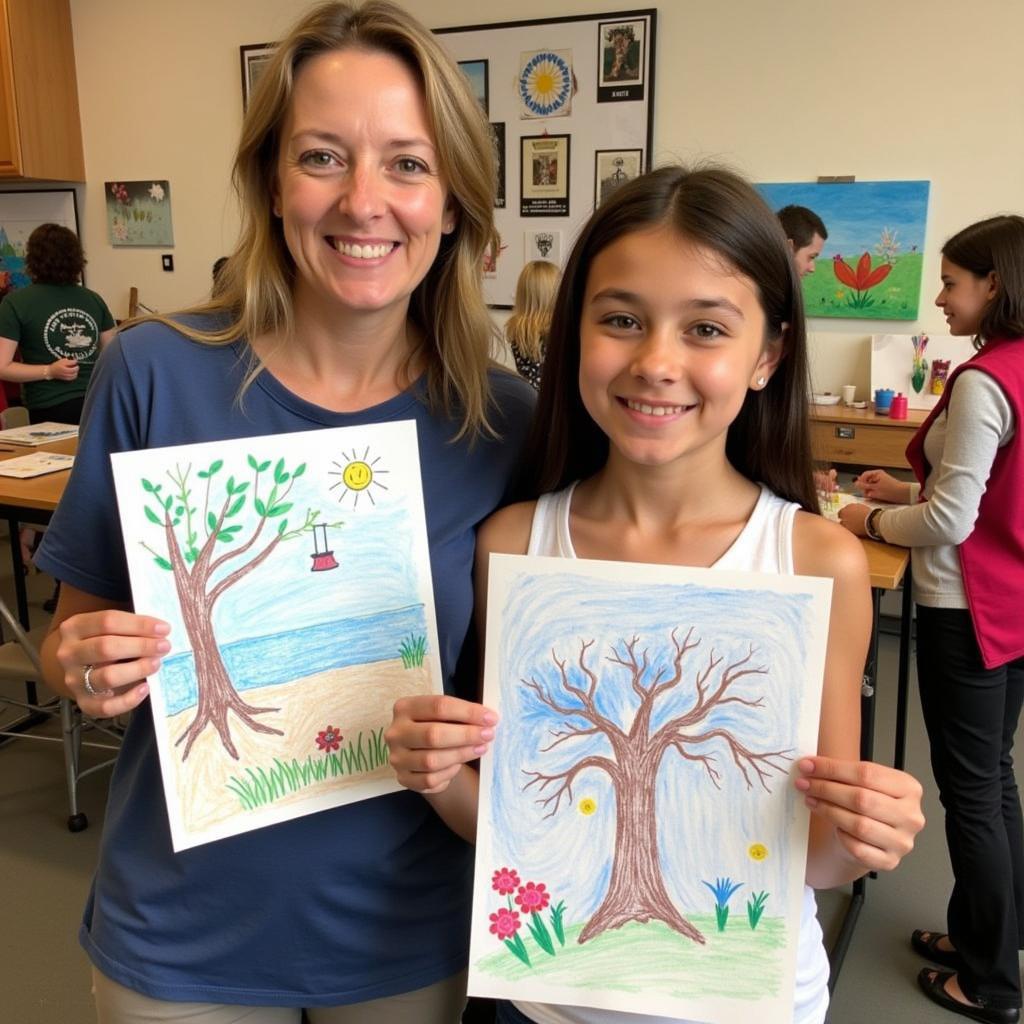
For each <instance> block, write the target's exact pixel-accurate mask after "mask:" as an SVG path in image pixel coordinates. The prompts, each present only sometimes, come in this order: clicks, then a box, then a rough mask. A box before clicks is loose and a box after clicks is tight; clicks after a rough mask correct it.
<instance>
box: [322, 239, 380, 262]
mask: <svg viewBox="0 0 1024 1024" xmlns="http://www.w3.org/2000/svg"><path fill="white" fill-rule="evenodd" d="M334 248H335V249H337V250H338V252H340V253H341V254H342V256H352V257H353V258H355V259H357V260H379V259H380V258H381V257H382V256H387V254H388V253H389V252H391V250H392V249H393V248H394V244H393V243H391V242H386V243H382V244H379V245H359V244H358V243H356V244H350V243H348V242H339V241H335V243H334Z"/></svg>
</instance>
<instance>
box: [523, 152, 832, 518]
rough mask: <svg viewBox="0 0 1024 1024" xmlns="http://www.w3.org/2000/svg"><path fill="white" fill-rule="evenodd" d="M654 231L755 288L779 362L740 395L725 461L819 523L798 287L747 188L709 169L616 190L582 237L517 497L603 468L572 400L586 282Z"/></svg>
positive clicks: (577, 400)
mask: <svg viewBox="0 0 1024 1024" xmlns="http://www.w3.org/2000/svg"><path fill="white" fill-rule="evenodd" d="M662 226H665V227H670V228H672V229H673V230H675V231H677V232H678V233H679V235H680V236H681V237H682V238H685V239H687V240H688V241H690V242H693V243H694V244H696V245H699V246H702V247H703V248H706V249H708V250H710V251H711V252H714V253H716V254H717V255H718V256H719V257H720V258H721V259H723V260H724V261H725V262H726V263H727V264H728V265H729V266H731V267H733V268H735V270H736V271H737V272H738V273H740V274H743V275H744V276H745V277H747V278H749V279H750V280H751V281H753V282H754V284H755V285H756V287H757V290H758V295H759V297H760V300H761V308H762V310H763V311H764V316H765V333H766V340H770V339H776V338H781V339H782V344H783V355H782V359H781V361H780V363H779V366H778V368H777V369H776V371H775V373H774V374H773V375H772V377H771V379H770V380H769V381H768V384H767V385H766V386H765V387H764V388H763V389H762V390H760V391H754V390H750V391H748V392H747V395H746V398H745V400H744V402H743V407H742V408H741V409H740V412H739V415H738V416H737V417H736V419H735V420H734V421H733V422H732V424H731V425H730V427H729V432H728V435H727V438H726V455H727V456H728V458H729V461H730V462H731V463H732V465H733V466H735V467H736V469H737V470H738V471H739V472H740V473H742V474H743V475H744V476H745V477H747V478H748V479H750V480H753V481H756V482H761V483H764V484H766V485H767V486H768V487H769V488H771V490H772V491H774V492H775V493H776V494H778V495H779V496H780V497H783V498H786V499H788V500H789V501H795V502H797V503H798V504H799V505H800V506H801V507H802V508H804V509H806V510H807V511H809V512H817V511H818V504H817V499H816V496H815V491H814V483H813V477H812V470H811V446H810V429H809V423H808V397H809V390H810V389H809V378H808V362H807V333H806V327H805V323H804V309H803V297H802V294H801V290H800V280H799V278H798V277H797V274H796V270H795V269H794V267H793V261H792V257H791V255H790V251H789V246H788V244H787V242H786V236H785V234H784V233H783V230H782V227H781V226H780V224H779V222H778V219H777V218H776V216H775V214H774V213H772V211H771V210H770V209H769V208H768V206H767V205H766V204H765V202H764V200H762V199H761V197H760V196H759V195H758V194H757V192H756V191H755V189H754V188H753V186H751V185H750V184H749V183H748V182H747V181H745V180H744V179H743V178H741V177H739V176H738V175H736V174H734V173H732V172H731V171H727V170H724V169H722V168H717V167H706V168H698V169H695V170H691V169H688V168H686V167H679V166H669V167H662V168H659V169H658V170H656V171H651V172H650V173H648V174H645V175H642V176H641V177H639V178H635V179H634V180H633V181H630V182H628V183H627V184H625V185H622V186H621V187H620V188H618V189H616V190H615V192H614V193H612V195H611V197H610V198H609V199H608V200H607V201H606V202H604V203H603V204H602V205H601V206H600V207H598V209H597V210H596V211H595V212H594V214H593V216H592V217H591V218H590V221H589V222H588V223H587V225H586V226H585V227H584V228H583V231H582V233H581V234H580V236H579V238H578V239H577V241H576V244H575V246H574V247H573V251H572V255H571V256H570V257H569V261H568V263H567V264H566V267H565V270H564V271H563V274H562V283H561V286H560V288H559V291H558V298H557V299H556V301H555V311H554V315H553V317H552V321H551V332H550V334H549V335H548V351H547V356H546V359H545V363H544V375H543V377H542V380H541V386H540V395H539V398H538V405H537V413H536V416H535V418H534V423H533V427H532V430H531V435H530V439H529V441H528V443H527V447H526V452H525V455H524V458H523V471H522V475H521V479H520V486H519V491H520V495H521V496H522V497H524V498H527V497H536V496H538V495H539V494H543V493H545V492H547V491H554V490H558V489H559V488H562V487H565V486H566V485H568V484H569V483H571V482H572V481H573V480H579V479H584V478H586V477H589V476H593V474H595V473H596V472H597V471H598V470H599V469H601V467H602V466H603V465H604V464H605V462H606V461H607V459H608V438H607V437H606V436H605V434H604V433H603V432H602V431H601V429H600V428H599V427H598V426H597V424H596V423H595V422H594V421H593V420H592V419H591V418H590V414H589V413H588V412H587V410H586V408H585V407H584V405H583V400H582V398H581V397H580V389H579V370H580V321H581V317H582V309H583V297H584V294H585V292H586V286H587V277H588V275H589V272H590V267H591V264H592V263H593V262H594V259H595V258H596V257H597V255H598V254H599V253H601V252H602V251H603V250H604V249H606V248H607V247H608V246H609V245H611V244H612V243H613V242H615V241H617V240H618V239H619V238H622V237H623V236H624V235H628V234H632V233H633V232H636V231H645V230H648V229H651V228H655V227H662Z"/></svg>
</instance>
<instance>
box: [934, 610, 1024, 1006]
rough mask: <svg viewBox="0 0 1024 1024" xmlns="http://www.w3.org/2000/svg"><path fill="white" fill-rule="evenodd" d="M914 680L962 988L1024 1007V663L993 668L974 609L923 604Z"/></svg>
mask: <svg viewBox="0 0 1024 1024" xmlns="http://www.w3.org/2000/svg"><path fill="white" fill-rule="evenodd" d="M1006 614H1007V615H1020V614H1021V611H1020V609H1018V608H1007V609H1006ZM917 677H918V685H919V687H920V690H921V707H922V709H923V711H924V721H925V726H926V727H927V729H928V740H929V742H930V744H931V756H932V771H933V772H934V773H935V781H936V782H937V783H938V786H939V797H940V799H941V800H942V806H943V807H944V808H945V811H946V842H947V843H948V845H949V858H950V862H951V864H952V867H953V878H954V884H953V893H952V895H951V896H950V898H949V908H948V911H947V918H946V925H947V928H948V930H949V937H950V939H951V940H952V942H953V945H954V946H955V947H956V948H957V950H958V951H959V952H960V954H961V956H962V958H963V961H964V964H965V967H964V969H963V970H962V971H960V983H961V987H962V988H963V990H964V993H965V994H966V995H967V997H968V998H969V999H973V1000H975V1001H977V1002H980V1003H982V1004H983V1005H986V1006H991V1007H1000V1008H1007V1007H1014V1006H1020V1005H1021V987H1020V972H1019V968H1018V962H1017V951H1018V949H1021V948H1024V947H1022V942H1021V938H1022V935H1024V828H1022V824H1021V809H1020V798H1019V797H1018V795H1017V782H1016V779H1015V778H1014V775H1013V758H1012V748H1013V734H1014V731H1015V730H1016V728H1017V719H1018V717H1019V716H1020V710H1021V702H1022V700H1024V658H1019V659H1018V660H1017V661H1014V662H1011V663H1010V664H1008V665H1003V666H1002V667H1000V668H996V669H986V668H984V666H983V665H982V662H981V654H980V653H979V651H978V644H977V640H976V639H975V636H974V627H973V625H972V623H971V617H970V613H969V612H967V611H963V610H960V609H955V608H924V607H922V606H921V605H918V607H917Z"/></svg>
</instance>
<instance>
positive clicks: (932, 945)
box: [910, 928, 963, 971]
mask: <svg viewBox="0 0 1024 1024" xmlns="http://www.w3.org/2000/svg"><path fill="white" fill-rule="evenodd" d="M925 936H928V937H927V938H925ZM946 937H947V936H946V934H945V933H944V932H930V931H928V930H926V929H924V928H918V929H917V930H916V931H915V932H914V933H913V935H911V936H910V945H911V947H912V948H913V950H914V952H915V953H917V955H918V956H923V957H924V958H925V960H931V962H932V963H933V964H942V966H943V967H951V968H952V969H953V970H954V971H956V970H959V969H960V967H961V966H963V961H962V960H961V959H960V954H959V953H958V952H957V951H956V950H955V949H939V942H940V941H941V940H942V939H944V938H946Z"/></svg>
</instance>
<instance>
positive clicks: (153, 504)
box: [141, 455, 342, 761]
mask: <svg viewBox="0 0 1024 1024" xmlns="http://www.w3.org/2000/svg"><path fill="white" fill-rule="evenodd" d="M271 461H272V460H270V459H267V460H266V461H263V462H260V461H258V460H257V459H256V458H255V457H254V456H252V455H250V456H248V463H249V468H250V469H251V470H252V479H251V480H243V481H238V480H236V479H235V477H234V476H228V478H227V480H226V481H225V482H224V485H223V491H222V492H221V491H220V488H217V487H215V484H214V478H215V477H218V475H219V474H220V473H221V471H222V470H223V468H224V460H223V459H215V460H214V461H213V462H211V463H210V465H209V466H208V467H207V468H206V469H201V470H199V471H198V472H197V473H196V477H197V478H198V479H199V480H202V481H205V486H203V487H201V488H200V489H202V490H203V492H204V493H203V494H202V497H201V500H202V514H201V515H200V513H199V509H198V502H199V500H200V499H199V498H197V497H195V496H193V487H192V485H191V483H190V481H189V477H190V474H191V472H192V466H191V464H190V465H188V466H186V467H185V468H184V469H182V468H181V467H180V466H176V467H175V469H174V471H173V472H172V471H170V470H168V471H167V473H166V476H167V478H168V479H169V480H170V482H171V484H172V485H173V486H172V488H171V489H170V490H169V492H168V493H166V494H164V493H163V491H164V485H163V484H162V483H153V482H151V481H149V480H146V479H145V478H143V479H142V481H141V484H142V489H143V491H145V492H146V498H145V505H144V508H143V511H144V512H145V515H146V519H148V520H149V522H151V523H152V524H153V525H154V526H158V527H160V528H161V529H162V530H163V542H164V543H163V547H162V548H160V549H158V547H154V546H151V545H149V544H147V543H145V542H142V546H143V547H144V548H145V549H146V550H147V551H148V552H149V553H150V554H151V555H152V556H153V559H154V561H155V562H156V564H157V565H158V566H159V567H160V568H161V569H164V570H165V571H167V572H170V573H173V574H174V586H175V589H176V592H177V595H178V602H179V604H180V606H181V613H182V617H183V619H184V621H185V630H186V632H187V634H188V639H189V643H190V644H191V647H192V652H193V656H194V658H195V670H196V685H197V689H198V695H197V705H196V716H195V718H194V719H193V720H192V723H191V724H190V725H189V727H188V729H187V730H186V731H185V732H184V733H183V734H182V735H181V737H180V738H179V739H178V745H180V744H181V743H182V742H184V744H185V749H184V751H183V753H182V756H181V759H182V761H185V760H186V759H187V758H188V755H189V752H190V751H191V749H192V745H193V744H194V743H195V741H196V739H197V738H198V737H199V735H200V734H201V733H202V731H203V730H204V729H205V728H206V727H207V726H208V725H212V726H213V727H214V728H215V729H216V730H217V733H218V735H219V736H220V739H221V743H222V744H223V745H224V749H225V750H227V752H228V753H229V754H230V755H231V756H232V757H233V758H235V760H238V751H237V750H236V748H235V744H234V742H233V741H232V739H231V732H230V729H229V726H228V716H229V714H231V713H233V714H234V715H235V717H236V718H238V720H239V721H241V722H242V723H243V724H244V725H246V726H247V727H248V728H250V729H252V730H254V731H255V732H261V733H269V734H271V735H275V736H282V735H284V734H283V733H282V731H281V730H280V729H275V728H274V727H273V726H270V725H266V724H264V723H262V722H258V721H257V720H256V718H255V716H256V715H263V714H269V713H271V712H274V711H278V710H279V709H278V708H264V707H254V706H253V705H252V704H249V703H248V702H246V701H245V700H243V699H242V698H241V696H240V695H239V694H238V691H237V690H236V689H235V686H234V684H233V683H232V681H231V677H230V676H229V675H228V671H227V667H226V666H225V664H224V659H223V658H222V657H221V653H220V648H219V646H218V644H217V638H216V635H215V633H214V628H213V610H214V606H215V605H216V603H217V601H218V600H219V599H220V598H221V596H222V595H223V594H224V593H225V592H226V591H227V590H229V589H230V588H231V587H234V586H236V585H237V584H238V583H240V582H241V581H242V580H243V579H245V577H246V576H248V575H249V574H250V573H251V572H252V571H253V570H254V569H256V568H257V567H258V566H259V565H261V564H262V563H263V562H265V561H266V560H267V559H268V558H269V557H270V556H271V554H272V553H273V552H274V550H275V548H277V546H278V545H279V544H282V543H284V542H286V541H289V540H294V539H295V538H296V537H301V536H302V535H303V534H305V533H311V532H312V530H313V527H314V525H317V526H318V527H320V526H323V525H326V526H329V527H340V526H341V525H342V524H341V523H340V522H337V523H327V524H320V523H317V519H318V517H319V515H320V513H319V511H318V510H314V509H307V510H306V514H305V519H304V520H303V522H302V525H301V526H295V527H293V528H292V529H289V528H288V519H287V518H286V516H287V515H288V513H289V512H290V511H291V509H292V504H293V503H292V502H291V501H289V500H288V496H289V493H290V492H291V490H292V487H293V485H294V483H295V481H296V480H297V479H298V478H299V477H300V476H302V474H303V473H304V472H305V471H306V464H305V463H304V462H303V463H300V464H299V465H297V466H296V467H295V468H294V469H292V470H290V471H289V470H288V468H287V466H286V465H285V461H284V459H278V461H277V463H276V465H274V467H273V470H271V468H270V466H271ZM266 474H269V476H270V480H269V483H270V490H269V492H267V491H265V492H264V494H263V495H262V496H261V494H260V485H261V483H262V484H263V485H264V487H266V484H267V482H268V481H267V477H266ZM211 501H212V502H213V504H212V505H211Z"/></svg>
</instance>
